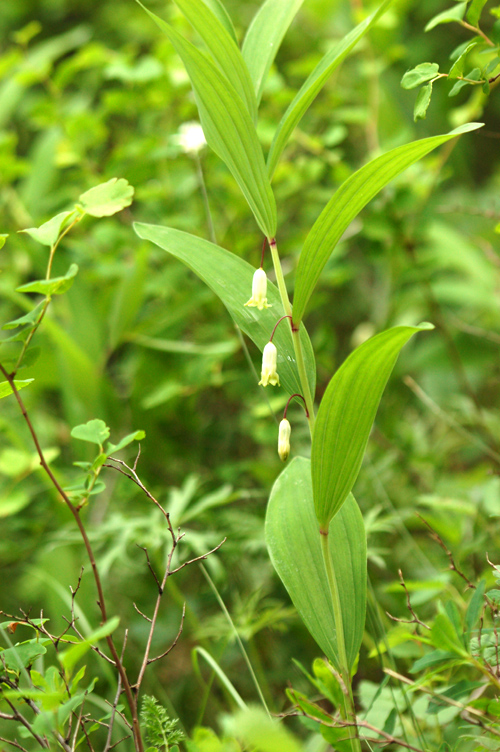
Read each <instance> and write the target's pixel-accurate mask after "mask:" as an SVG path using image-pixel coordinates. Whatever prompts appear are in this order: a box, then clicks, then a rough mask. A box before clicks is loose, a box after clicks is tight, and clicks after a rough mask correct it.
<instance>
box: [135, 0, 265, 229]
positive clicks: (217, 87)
mask: <svg viewBox="0 0 500 752" xmlns="http://www.w3.org/2000/svg"><path fill="white" fill-rule="evenodd" d="M137 2H139V0H137ZM139 4H140V5H142V3H139ZM142 7H143V8H144V10H146V11H147V13H148V14H149V15H150V16H151V18H152V19H153V20H154V21H155V22H156V23H157V24H158V26H159V27H160V29H162V31H164V32H165V34H166V35H167V36H168V38H169V39H170V41H171V43H172V45H173V46H174V48H175V49H176V51H177V53H178V55H179V56H180V57H181V59H182V61H183V63H184V65H185V67H186V70H187V72H188V75H189V78H190V79H191V84H192V87H193V91H194V95H195V98H196V102H197V104H198V110H199V113H200V120H201V124H202V126H203V131H204V133H205V137H206V139H207V142H208V144H209V146H210V147H211V148H212V149H213V150H214V151H215V152H216V154H218V156H219V157H220V158H221V159H222V160H223V161H224V162H225V163H226V165H227V167H228V168H229V170H230V171H231V173H232V174H233V177H234V178H235V180H236V182H237V183H238V185H239V186H240V188H241V190H242V192H243V195H244V196H245V198H246V200H247V202H248V205H249V206H250V209H251V210H252V212H253V214H254V216H255V219H256V221H257V224H258V225H259V227H260V229H261V230H262V232H263V233H264V234H265V235H266V236H267V237H268V238H273V237H274V236H275V234H276V223H277V218H276V202H275V200H274V195H273V192H272V189H271V183H270V182H269V178H268V176H267V172H266V166H265V162H264V155H263V153H262V148H261V146H260V143H259V140H258V137H257V131H256V130H255V126H254V124H253V122H252V119H251V117H250V115H249V113H248V110H247V108H246V105H245V104H244V102H243V100H242V99H241V97H240V95H239V94H238V92H237V91H236V89H235V88H234V86H232V85H231V84H230V83H229V81H228V80H227V78H226V77H225V76H224V75H223V74H222V73H221V72H220V71H219V69H218V68H217V66H216V65H215V63H213V62H212V61H211V60H210V59H209V58H208V57H207V56H206V55H204V54H203V53H202V52H200V50H198V49H197V48H196V47H195V46H194V45H192V44H191V43H190V42H188V41H186V40H185V39H184V38H183V37H182V36H181V35H180V34H178V33H177V31H175V29H173V28H172V27H171V26H170V24H167V23H166V22H165V21H163V20H162V19H161V18H159V17H158V16H157V15H155V14H154V13H152V12H151V11H149V10H147V8H145V7H144V6H142Z"/></svg>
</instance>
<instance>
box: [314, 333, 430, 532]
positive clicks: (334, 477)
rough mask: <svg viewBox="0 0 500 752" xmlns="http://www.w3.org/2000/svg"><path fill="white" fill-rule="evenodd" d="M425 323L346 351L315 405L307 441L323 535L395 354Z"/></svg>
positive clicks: (348, 482) (348, 486) (352, 475)
mask: <svg viewBox="0 0 500 752" xmlns="http://www.w3.org/2000/svg"><path fill="white" fill-rule="evenodd" d="M433 328H434V327H433V326H432V325H431V324H421V325H420V326H397V327H394V328H393V329H388V330H387V331H385V332H381V334H377V335H376V336H375V337H372V338H371V339H369V340H368V341H367V342H364V343H363V344H362V345H361V346H360V347H358V348H356V350H354V352H352V353H351V354H350V355H349V357H348V358H347V360H345V361H344V363H343V364H342V365H341V367H340V368H339V370H338V371H337V372H336V374H335V375H334V376H333V378H332V379H331V381H330V383H329V384H328V387H327V389H326V392H325V394H324V395H323V399H322V400H321V404H320V406H319V410H318V415H317V420H316V426H315V429H314V436H313V441H312V454H311V460H312V482H313V488H314V507H315V510H316V517H317V518H318V522H319V525H320V528H321V529H322V530H327V529H328V525H329V523H330V520H331V519H332V518H333V517H334V516H335V515H336V514H337V512H338V511H339V509H340V508H341V507H342V505H343V503H344V502H345V500H346V499H347V497H348V495H349V493H350V492H351V491H352V488H353V486H354V483H355V481H356V478H357V477H358V473H359V470H360V468H361V463H362V461H363V455H364V453H365V449H366V445H367V443H368V437H369V435H370V431H371V429H372V425H373V421H374V420H375V415H376V412H377V409H378V405H379V402H380V399H381V397H382V392H383V391H384V388H385V385H386V384H387V381H388V379H389V376H390V375H391V371H392V369H393V368H394V365H395V363H396V360H397V357H398V355H399V351H400V350H401V348H402V347H403V345H405V344H406V343H407V342H408V340H409V339H410V337H411V336H412V335H413V334H415V333H416V332H419V331H423V330H425V329H433Z"/></svg>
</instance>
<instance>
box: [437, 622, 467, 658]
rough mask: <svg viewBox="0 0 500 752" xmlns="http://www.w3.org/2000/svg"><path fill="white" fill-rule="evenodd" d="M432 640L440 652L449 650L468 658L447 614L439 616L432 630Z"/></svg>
mask: <svg viewBox="0 0 500 752" xmlns="http://www.w3.org/2000/svg"><path fill="white" fill-rule="evenodd" d="M431 639H432V642H433V644H434V645H435V646H436V647H437V648H438V649H439V650H447V651H450V652H452V653H455V654H456V655H460V656H462V657H463V658H465V657H467V655H468V654H467V651H466V650H465V649H464V646H463V645H462V642H461V641H460V639H459V637H458V635H457V633H456V631H455V628H454V626H453V624H452V622H451V620H450V619H449V617H448V616H447V615H446V614H438V615H437V616H436V618H435V620H434V624H433V625H432V629H431Z"/></svg>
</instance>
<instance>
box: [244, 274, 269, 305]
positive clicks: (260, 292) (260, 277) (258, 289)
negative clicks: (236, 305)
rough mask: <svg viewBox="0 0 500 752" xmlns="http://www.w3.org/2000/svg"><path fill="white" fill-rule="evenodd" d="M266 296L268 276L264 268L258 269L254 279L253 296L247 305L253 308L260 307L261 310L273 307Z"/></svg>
mask: <svg viewBox="0 0 500 752" xmlns="http://www.w3.org/2000/svg"><path fill="white" fill-rule="evenodd" d="M266 296H267V276H266V273H265V271H264V269H257V270H256V272H255V274H254V275H253V280H252V297H251V298H250V300H249V301H248V302H247V303H245V305H246V306H249V307H251V308H258V309H259V311H262V309H263V308H272V306H271V305H270V304H269V303H268V302H267V297H266Z"/></svg>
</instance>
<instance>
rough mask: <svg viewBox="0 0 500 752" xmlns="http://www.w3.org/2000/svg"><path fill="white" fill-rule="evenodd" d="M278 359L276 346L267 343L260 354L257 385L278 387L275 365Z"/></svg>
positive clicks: (278, 380) (278, 381)
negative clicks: (260, 371) (260, 370)
mask: <svg viewBox="0 0 500 752" xmlns="http://www.w3.org/2000/svg"><path fill="white" fill-rule="evenodd" d="M277 359H278V351H277V349H276V345H273V343H272V342H268V343H267V345H266V346H265V347H264V350H263V352H262V373H261V375H260V381H259V385H262V386H267V385H268V384H272V386H279V385H280V378H279V376H278V374H277V373H276V363H277Z"/></svg>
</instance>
